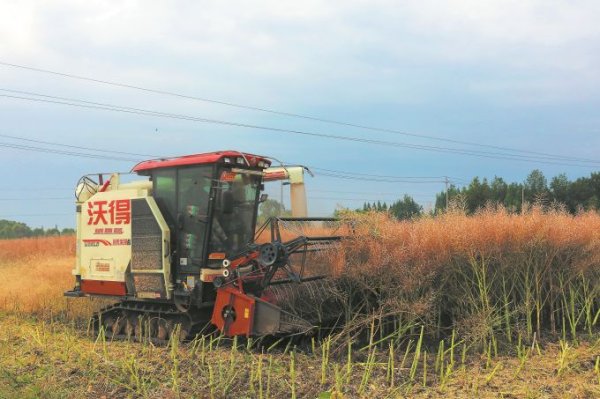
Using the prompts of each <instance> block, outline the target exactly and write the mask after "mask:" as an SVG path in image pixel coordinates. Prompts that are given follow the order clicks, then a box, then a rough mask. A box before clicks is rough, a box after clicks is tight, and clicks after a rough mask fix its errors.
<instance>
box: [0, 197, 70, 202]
mask: <svg viewBox="0 0 600 399" xmlns="http://www.w3.org/2000/svg"><path fill="white" fill-rule="evenodd" d="M72 199H73V197H50V198H40V197H36V198H31V197H30V198H0V201H53V200H72Z"/></svg>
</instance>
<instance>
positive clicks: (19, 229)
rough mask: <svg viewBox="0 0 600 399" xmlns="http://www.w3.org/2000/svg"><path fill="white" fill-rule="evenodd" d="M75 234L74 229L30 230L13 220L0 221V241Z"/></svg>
mask: <svg viewBox="0 0 600 399" xmlns="http://www.w3.org/2000/svg"><path fill="white" fill-rule="evenodd" d="M72 234H75V229H71V228H64V229H62V230H59V229H58V226H54V227H52V228H48V229H44V228H43V227H35V228H31V227H29V226H28V225H27V224H25V223H22V222H16V221H13V220H5V219H2V220H0V239H7V238H24V237H47V236H60V235H72Z"/></svg>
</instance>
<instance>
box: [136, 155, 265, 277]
mask: <svg viewBox="0 0 600 399" xmlns="http://www.w3.org/2000/svg"><path fill="white" fill-rule="evenodd" d="M269 166H270V161H269V160H267V159H265V158H262V157H260V156H256V155H252V154H245V153H240V152H237V151H222V152H214V153H208V154H198V155H189V156H184V157H178V158H173V159H166V160H151V161H145V162H142V163H140V164H138V165H136V166H135V167H134V168H133V171H134V172H137V173H138V174H139V175H144V176H149V177H150V180H151V181H152V193H153V194H152V196H153V197H154V199H155V200H156V203H157V204H158V206H159V208H160V210H161V212H162V213H163V215H164V217H165V220H166V221H167V223H168V225H169V228H170V230H171V242H172V248H171V257H172V269H173V271H174V275H175V276H176V280H178V281H186V278H187V277H188V276H198V274H199V272H200V269H202V268H220V267H221V266H222V263H223V260H224V259H230V258H231V257H232V256H234V255H236V254H238V253H240V252H242V251H243V250H244V249H245V248H246V246H247V245H248V244H250V243H251V242H252V241H253V239H254V231H255V228H256V217H257V210H258V205H259V202H260V198H261V197H260V192H261V189H262V187H263V186H262V178H263V170H264V169H265V168H268V167H269Z"/></svg>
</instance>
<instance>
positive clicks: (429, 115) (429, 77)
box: [0, 0, 600, 227]
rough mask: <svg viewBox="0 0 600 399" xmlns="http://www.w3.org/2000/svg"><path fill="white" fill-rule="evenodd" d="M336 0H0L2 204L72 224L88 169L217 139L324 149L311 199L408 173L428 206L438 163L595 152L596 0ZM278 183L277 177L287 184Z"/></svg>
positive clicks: (551, 171)
mask: <svg viewBox="0 0 600 399" xmlns="http://www.w3.org/2000/svg"><path fill="white" fill-rule="evenodd" d="M335 3H336V2H322V1H313V0H305V1H302V2H298V1H294V2H286V1H254V2H225V1H218V2H217V1H215V2H205V1H177V2H174V1H168V2H167V1H123V0H121V1H58V0H54V1H26V0H19V1H11V0H2V1H1V2H0V62H2V63H4V64H2V65H0V89H2V91H0V118H1V121H2V123H1V124H0V135H2V136H0V168H1V170H2V179H3V184H2V187H1V188H0V219H1V218H7V219H13V220H21V221H24V222H26V223H28V224H30V225H34V226H39V225H44V226H46V227H48V226H52V225H54V224H58V225H59V227H65V226H73V225H74V221H73V219H74V216H73V202H72V198H71V197H72V195H73V187H74V185H75V183H76V182H77V180H78V178H79V177H80V176H81V175H83V174H86V173H91V172H99V171H105V172H110V171H128V170H129V169H130V168H131V166H132V165H133V164H134V163H135V162H134V161H133V160H134V159H144V158H146V157H147V156H149V157H152V156H156V155H160V156H172V155H183V154H189V153H199V152H207V151H213V150H219V149H238V150H242V151H247V152H254V153H259V154H265V155H269V156H273V157H276V158H278V159H281V160H283V161H286V162H291V163H302V164H305V165H308V166H310V167H312V168H314V169H313V170H314V172H315V176H314V177H311V178H309V179H308V180H309V181H308V183H307V184H308V191H309V204H310V205H309V209H310V211H311V213H312V214H314V215H324V214H330V213H331V212H332V211H333V209H334V208H335V207H336V206H339V205H342V206H347V207H357V206H360V205H361V204H362V202H363V201H364V200H375V199H381V200H385V201H388V202H389V201H392V200H394V199H396V198H398V197H400V196H401V195H403V194H405V193H408V194H410V195H413V196H414V197H415V199H417V200H418V202H420V203H421V204H423V205H424V206H428V205H431V203H432V201H433V199H434V195H435V193H436V192H439V191H441V190H442V189H443V187H444V184H443V182H441V180H442V179H443V178H442V177H441V176H450V178H451V179H452V180H453V181H454V182H456V183H458V184H460V183H462V182H464V181H468V180H470V179H471V178H472V177H473V176H477V175H478V176H487V177H489V178H492V177H493V176H495V175H498V176H502V177H504V178H506V179H507V180H509V181H522V180H523V179H524V178H525V176H526V175H527V174H528V173H529V172H530V171H531V170H532V169H534V168H539V169H541V170H542V171H543V172H544V173H545V174H546V175H547V176H549V177H550V176H553V175H556V174H558V173H562V172H565V173H567V175H568V176H569V177H571V178H576V177H579V176H583V175H588V174H589V173H590V172H591V171H593V170H596V169H600V163H597V162H593V161H595V160H600V156H599V155H598V154H597V152H598V149H599V148H600V147H599V144H600V134H599V133H600V132H599V127H600V113H599V112H598V110H599V106H600V24H599V23H598V20H599V19H600V3H599V2H597V1H549V0H545V1H527V0H520V1H453V2H441V1H424V0H419V1H397V2H393V1H373V0H371V1H345V2H337V3H340V4H343V5H334V4H335ZM6 64H16V65H22V66H28V67H34V68H39V69H44V70H50V71H56V72H61V73H66V74H72V75H77V76H83V77H89V78H93V79H98V80H103V81H110V82H118V83H123V84H127V85H133V86H138V87H144V88H150V89H153V90H158V91H168V92H173V93H179V94H183V95H186V96H192V97H198V98H202V99H209V100H217V101H221V102H227V103H234V104H239V105H247V106H251V107H255V108H262V109H268V110H275V111H281V112H283V113H293V114H298V115H304V116H310V117H314V118H320V119H327V120H333V121H339V122H344V123H346V124H345V125H344V124H333V123H324V122H319V121H316V120H311V119H307V118H298V117H292V116H285V115H282V114H277V113H271V112H261V111H256V110H251V109H246V108H240V107H231V106H225V105H220V104H216V103H211V102H206V101H200V100H192V99H186V98H182V97H175V96H168V95H163V94H157V93H152V92H148V91H140V90H134V89H130V88H124V87H118V86H111V85H106V84H101V83H94V82H91V81H86V80H78V79H72V78H67V77H64V76H59V75H56V74H49V73H42V72H36V71H32V70H28V69H23V68H17V67H14V66H12V67H11V66H8V65H6ZM7 90H10V91H7ZM16 91H19V92H21V93H17V92H16ZM23 92H26V93H28V94H23ZM40 95H45V96H54V97H61V98H68V99H73V100H85V101H90V102H96V103H103V104H111V105H116V106H119V107H134V108H138V109H144V110H151V111H157V112H161V113H168V114H177V115H185V116H186V119H181V118H166V117H158V116H149V115H147V114H145V115H139V114H132V113H124V112H115V111H107V110H102V109H97V108H96V109H94V108H85V107H74V106H67V105H64V104H56V103H49V102H41V101H32V99H37V100H51V101H61V102H65V100H56V99H52V98H50V97H42V96H40ZM9 96H12V97H9ZM15 97H25V98H28V99H29V100H26V99H23V98H15ZM73 100H70V101H69V102H70V103H74V101H73ZM78 104H82V103H78ZM88 105H90V104H88ZM187 117H193V118H195V119H196V120H190V118H187ZM198 118H203V119H210V120H218V121H225V122H233V123H240V124H246V125H253V126H261V127H268V128H275V129H280V130H278V131H277V130H267V129H260V128H258V129H257V128H247V127H241V126H233V125H222V124H215V123H209V122H207V121H199V120H197V119H198ZM349 125H362V126H368V127H373V128H377V129H380V130H375V129H371V130H367V129H361V128H358V127H355V126H349ZM289 131H296V132H298V131H301V132H309V133H316V134H320V135H328V136H337V137H338V138H332V137H322V136H315V135H303V134H297V133H291V132H289ZM340 136H342V137H345V138H346V139H339V137H340ZM19 138H20V139H19ZM356 138H358V139H359V140H358V141H356V140H355V139H356ZM23 139H27V140H36V141H37V142H34V141H25V140H23ZM361 140H362V141H361ZM39 141H45V142H50V143H58V144H62V146H61V145H50V144H45V143H40V142H39ZM65 144H66V145H71V146H76V147H86V148H90V149H95V150H97V151H92V150H83V149H81V148H72V147H65V146H64V145H65ZM482 145H486V146H488V147H485V146H482ZM15 146H17V147H18V146H20V147H18V148H15ZM23 146H25V147H23ZM32 147H35V149H37V150H36V151H34V150H32ZM499 147H502V149H501V148H499ZM40 148H42V149H46V150H41V151H46V152H41V151H40V150H39V149H40ZM48 149H50V151H59V152H62V153H60V154H58V153H54V152H47V151H48ZM514 150H519V151H529V152H515V151H514ZM117 151H120V152H127V153H135V154H140V155H124V154H117V153H115V152H117ZM64 152H71V153H78V154H81V153H85V154H95V155H97V156H98V155H99V156H100V159H96V158H90V157H76V156H72V155H67V154H64ZM533 152H535V153H536V154H534V153H533ZM539 153H543V154H550V155H552V157H550V156H549V155H540V154H539ZM555 156H564V157H569V158H575V159H569V160H566V159H562V160H559V158H556V157H555ZM103 157H107V158H104V159H102V158H103ZM533 157H535V158H533ZM109 158H110V159H109ZM115 158H127V160H125V159H120V160H119V159H115ZM582 159H585V160H586V161H585V162H581V160H582ZM323 169H328V170H337V171H343V172H344V173H345V175H344V176H345V177H352V179H349V178H339V177H333V176H330V175H328V173H329V174H330V172H327V171H324V170H323ZM358 173H362V174H367V175H376V176H394V177H403V179H397V178H391V177H390V178H381V177H372V176H366V178H365V176H362V175H358ZM356 177H361V179H360V180H357V179H355V178H356ZM414 177H418V179H408V178H414ZM425 177H427V179H425ZM386 179H387V180H388V181H378V180H386ZM391 180H397V182H391ZM409 181H413V182H412V183H410V182H409ZM268 190H269V192H270V194H271V195H272V196H275V197H276V198H278V197H279V188H278V187H277V186H271V187H268Z"/></svg>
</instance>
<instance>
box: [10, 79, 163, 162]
mask: <svg viewBox="0 0 600 399" xmlns="http://www.w3.org/2000/svg"><path fill="white" fill-rule="evenodd" d="M0 90H1V89H0ZM0 137H5V138H9V139H13V140H22V141H28V142H30V143H38V144H47V145H55V146H61V147H68V148H75V149H79V150H87V151H96V152H111V153H113V154H123V155H137V156H141V157H149V158H160V157H159V156H158V155H148V154H138V153H135V152H123V151H115V150H110V151H106V150H103V149H97V148H91V147H81V146H77V145H70V144H62V143H61V144H57V143H53V142H50V141H42V140H33V139H26V138H24V137H17V136H10V135H8V134H0Z"/></svg>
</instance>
